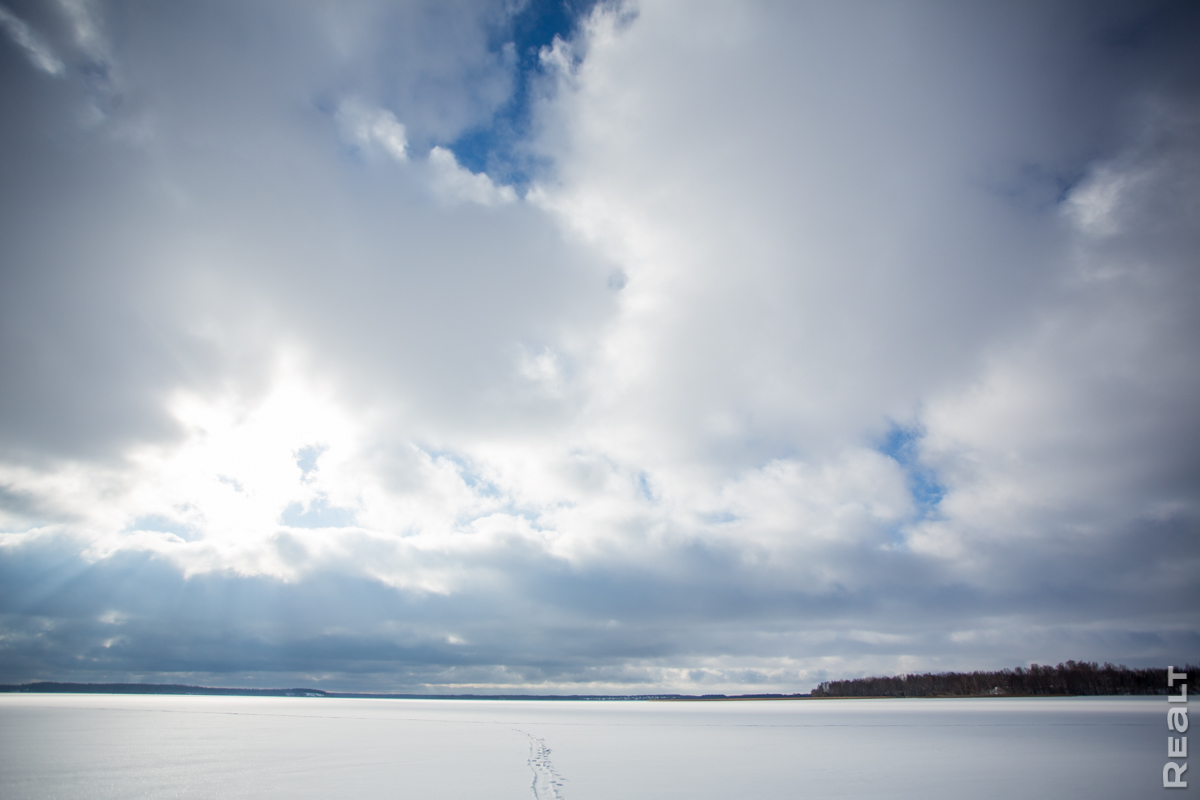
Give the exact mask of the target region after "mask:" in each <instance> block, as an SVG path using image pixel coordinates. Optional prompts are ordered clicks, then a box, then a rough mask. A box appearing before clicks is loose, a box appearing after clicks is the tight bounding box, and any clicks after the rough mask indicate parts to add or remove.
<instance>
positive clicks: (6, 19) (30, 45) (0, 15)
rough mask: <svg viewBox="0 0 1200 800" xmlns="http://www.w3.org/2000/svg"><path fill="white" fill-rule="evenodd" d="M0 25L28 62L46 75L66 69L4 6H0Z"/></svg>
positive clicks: (26, 26)
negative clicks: (23, 53) (27, 58)
mask: <svg viewBox="0 0 1200 800" xmlns="http://www.w3.org/2000/svg"><path fill="white" fill-rule="evenodd" d="M0 25H3V26H4V30H5V31H7V32H8V35H9V36H10V37H11V38H12V40H13V42H15V43H16V44H17V45H18V46H19V47H20V48H21V49H22V50H24V51H25V54H26V55H27V56H28V57H29V61H30V63H32V64H33V66H35V67H37V68H38V69H40V70H41V71H42V72H45V73H47V74H48V75H54V76H59V75H62V74H63V72H64V71H66V66H65V65H64V64H63V62H62V61H61V60H60V59H59V58H58V57H57V56H56V55H54V52H53V51H52V50H51V49H50V48H49V47H48V46H47V45H46V43H45V42H43V41H42V40H41V39H40V38H39V37H38V35H37V34H36V33H34V32H33V30H32V29H30V27H29V26H28V25H27V24H25V21H24V20H22V19H21V18H20V17H18V16H17V15H15V14H13V13H12V12H11V11H9V10H8V9H7V8H5V7H4V6H0Z"/></svg>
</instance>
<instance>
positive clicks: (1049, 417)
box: [0, 0, 1200, 693]
mask: <svg viewBox="0 0 1200 800" xmlns="http://www.w3.org/2000/svg"><path fill="white" fill-rule="evenodd" d="M0 98H2V102H3V108H4V115H3V120H2V121H0V681H4V682H20V681H26V680H38V679H49V680H82V681H108V680H152V681H158V682H166V681H170V682H189V683H208V684H223V685H251V686H252V685H259V686H271V685H276V686H277V685H301V684H302V685H309V686H319V687H322V688H327V689H357V690H374V691H395V690H403V691H463V692H471V691H489V692H490V691H514V692H517V691H532V692H574V693H593V692H620V693H626V692H645V691H683V692H695V693H699V692H747V691H789V692H790V691H804V690H807V689H808V688H809V687H811V686H812V685H813V684H814V683H816V682H818V681H820V680H822V679H825V678H828V677H846V676H852V675H858V674H864V673H881V672H895V671H910V670H943V669H979V668H998V667H1005V666H1016V665H1019V664H1022V663H1028V662H1030V661H1037V662H1041V663H1046V662H1051V663H1053V662H1056V661H1059V660H1063V659H1068V658H1074V659H1086V660H1097V661H1113V662H1122V663H1126V664H1130V665H1151V664H1166V663H1180V662H1186V661H1187V659H1189V658H1192V659H1194V658H1195V657H1196V654H1197V652H1200V625H1198V624H1197V613H1196V610H1197V609H1198V608H1200V580H1198V579H1197V575H1200V571H1198V569H1200V536H1198V534H1200V406H1198V405H1197V403H1196V398H1198V397H1200V369H1198V368H1197V364H1200V313H1197V312H1198V310H1200V272H1198V269H1200V267H1198V265H1200V8H1198V7H1197V6H1196V4H1195V3H1189V2H1178V3H1172V2H1132V1H1131V2H1102V3H1097V2H1088V3H1082V2H1078V3H1073V2H1068V3H1064V2H1045V1H1039V2H1030V3H978V4H964V3H922V2H903V3H855V2H825V3H760V4H756V3H744V2H737V3H707V2H693V1H692V0H689V1H688V2H671V1H670V0H663V1H662V2H657V1H655V0H644V1H643V2H638V3H633V2H628V3H624V4H615V3H602V4H600V5H598V6H594V7H593V6H591V5H590V4H582V3H579V4H565V5H564V4H558V3H554V2H544V3H540V2H532V3H531V2H526V3H520V2H508V3H504V2H492V3H482V2H479V3H477V2H472V0H461V1H457V0H456V2H445V1H444V0H439V1H438V2H428V3H421V2H405V3H387V2H382V1H380V2H374V1H373V0H363V2H355V3H345V2H320V1H319V0H312V1H311V2H289V3H273V2H262V3H249V4H247V3H241V2H209V3H203V4H183V5H180V4H144V3H129V2H101V1H100V0H95V1H94V2H93V1H91V0H58V1H57V2H51V1H50V0H47V2H42V3H37V2H16V0H5V4H4V5H0Z"/></svg>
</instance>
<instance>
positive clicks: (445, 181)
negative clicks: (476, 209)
mask: <svg viewBox="0 0 1200 800" xmlns="http://www.w3.org/2000/svg"><path fill="white" fill-rule="evenodd" d="M429 163H430V165H431V166H432V167H433V190H434V192H436V193H437V195H438V197H440V198H442V200H443V201H445V202H448V203H478V204H479V205H481V206H494V205H500V204H502V203H511V202H513V201H515V200H516V199H517V193H516V192H515V191H513V188H512V187H511V186H497V185H496V184H495V183H493V182H492V179H491V178H490V177H488V175H487V173H485V172H471V170H469V169H467V168H466V167H464V166H462V165H461V164H459V163H458V159H457V158H455V157H454V153H452V152H451V151H449V150H447V149H446V148H444V147H434V148H433V149H432V150H430V151H429Z"/></svg>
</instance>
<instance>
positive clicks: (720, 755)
mask: <svg viewBox="0 0 1200 800" xmlns="http://www.w3.org/2000/svg"><path fill="white" fill-rule="evenodd" d="M1165 706H1166V704H1165V703H1164V702H1163V701H1162V698H1069V699H1015V698H986V699H954V700H781V701H738V702H625V701H621V702H595V701H593V702H564V701H511V700H510V701H466V700H369V699H329V698H280V697H261V698H256V697H254V698H252V697H180V696H165V695H157V696H130V695H36V694H7V695H0V798H4V800H26V798H30V799H32V798H38V799H39V800H41V798H63V800H73V799H74V798H89V800H90V799H91V798H97V799H98V800H107V798H212V797H223V798H243V797H245V798H249V797H254V798H318V797H320V798H334V797H353V798H356V799H368V800H369V799H370V798H422V799H424V800H431V799H434V798H488V800H502V799H503V798H520V799H521V800H529V798H536V800H591V799H593V798H595V799H596V800H600V799H603V800H613V798H656V799H659V798H663V799H666V798H689V800H696V799H697V798H722V800H728V799H730V798H774V797H788V798H792V797H796V798H905V800H908V799H909V798H911V799H912V800H916V799H917V798H920V800H939V799H940V798H962V797H971V798H973V800H992V799H993V798H995V799H996V800H999V798H1006V799H1007V798H1013V797H1047V798H1050V797H1052V798H1056V799H1057V800H1071V799H1072V798H1081V799H1082V798H1088V799H1089V800H1095V799H1096V798H1100V799H1101V800H1103V799H1104V798H1138V797H1150V796H1151V795H1153V796H1158V793H1159V792H1161V791H1162V788H1161V784H1160V780H1161V778H1160V773H1161V770H1162V764H1163V762H1164V756H1165V748H1164V745H1163V742H1164V736H1165V730H1166V727H1165V724H1164V720H1163V714H1164V712H1165Z"/></svg>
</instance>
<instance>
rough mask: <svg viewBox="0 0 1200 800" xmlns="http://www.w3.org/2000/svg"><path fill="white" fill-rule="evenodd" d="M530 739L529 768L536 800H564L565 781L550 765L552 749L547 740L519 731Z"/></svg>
mask: <svg viewBox="0 0 1200 800" xmlns="http://www.w3.org/2000/svg"><path fill="white" fill-rule="evenodd" d="M517 732H518V733H520V734H523V735H524V736H526V737H527V738H528V739H529V768H530V769H531V770H533V787H532V788H533V796H534V798H535V800H563V796H562V785H563V779H562V778H561V777H560V776H559V774H558V772H556V771H555V769H554V765H553V764H551V763H550V748H549V747H547V746H546V740H545V739H539V738H537V737H536V736H533V735H532V734H529V733H525V731H522V730H518V731H517Z"/></svg>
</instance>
